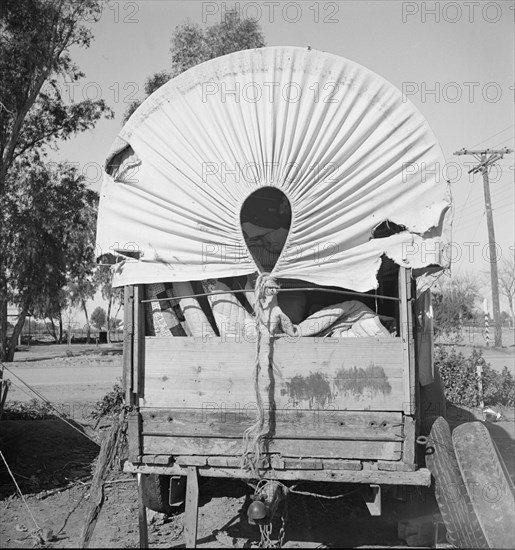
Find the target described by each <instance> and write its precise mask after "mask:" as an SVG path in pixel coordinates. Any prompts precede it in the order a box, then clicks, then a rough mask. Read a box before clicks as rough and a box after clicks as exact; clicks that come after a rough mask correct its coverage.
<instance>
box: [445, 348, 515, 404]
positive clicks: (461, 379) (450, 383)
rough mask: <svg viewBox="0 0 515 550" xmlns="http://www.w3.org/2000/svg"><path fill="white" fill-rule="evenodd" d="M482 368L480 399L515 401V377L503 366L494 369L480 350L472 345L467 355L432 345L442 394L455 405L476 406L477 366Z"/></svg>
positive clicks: (477, 398)
mask: <svg viewBox="0 0 515 550" xmlns="http://www.w3.org/2000/svg"><path fill="white" fill-rule="evenodd" d="M478 364H481V366H482V369H483V376H482V379H483V400H484V403H485V404H486V405H492V406H495V405H505V406H514V405H515V380H514V378H513V376H512V374H511V373H510V372H509V371H508V369H507V367H504V369H503V370H502V372H497V371H495V370H494V369H492V368H491V367H490V365H489V364H488V363H487V362H486V361H485V358H484V357H483V352H482V351H481V350H477V349H474V350H473V351H472V353H471V354H470V355H469V357H465V356H464V355H463V354H462V353H461V352H456V350H455V348H452V349H451V351H450V352H449V351H447V350H446V349H445V348H444V347H442V346H436V347H435V365H436V366H437V367H438V369H439V371H440V377H441V378H442V383H443V386H444V391H445V397H446V398H447V400H448V401H449V402H450V403H453V404H454V405H462V406H465V407H478V406H479V405H480V403H481V396H480V392H479V380H478V376H477V366H478Z"/></svg>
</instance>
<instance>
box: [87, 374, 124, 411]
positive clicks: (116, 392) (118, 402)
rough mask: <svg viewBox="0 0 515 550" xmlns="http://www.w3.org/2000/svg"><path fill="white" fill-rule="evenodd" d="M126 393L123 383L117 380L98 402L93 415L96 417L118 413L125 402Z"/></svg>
mask: <svg viewBox="0 0 515 550" xmlns="http://www.w3.org/2000/svg"><path fill="white" fill-rule="evenodd" d="M124 399H125V398H124V393H123V388H122V386H121V383H119V382H117V383H116V384H115V385H114V386H113V389H112V390H111V391H110V392H108V393H106V394H105V395H104V397H102V399H100V400H99V401H97V402H96V404H95V406H94V408H93V411H92V412H91V416H92V417H93V418H96V419H100V418H103V417H104V416H114V415H116V414H118V413H119V412H120V411H121V410H122V408H123V404H124Z"/></svg>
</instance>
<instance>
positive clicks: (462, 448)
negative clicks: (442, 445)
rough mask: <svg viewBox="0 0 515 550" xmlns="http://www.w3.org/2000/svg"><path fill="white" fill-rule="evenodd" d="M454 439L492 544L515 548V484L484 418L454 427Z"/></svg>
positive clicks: (478, 513)
mask: <svg viewBox="0 0 515 550" xmlns="http://www.w3.org/2000/svg"><path fill="white" fill-rule="evenodd" d="M452 441H453V444H454V448H455V451H456V458H457V460H458V464H459V468H460V471H461V476H462V478H463V480H464V482H465V485H466V487H467V489H468V492H469V496H470V500H471V502H472V506H473V507H474V510H475V513H476V516H477V518H478V520H479V524H480V525H481V527H482V530H483V532H484V533H485V536H486V540H487V542H488V544H489V546H490V548H513V545H514V543H515V527H514V518H515V498H514V494H513V484H512V482H511V478H510V477H509V475H507V471H506V468H505V466H504V464H503V462H502V458H500V454H499V451H498V450H497V448H496V445H495V443H494V442H493V440H492V437H491V436H490V433H489V431H488V429H487V427H486V426H485V425H484V424H482V423H481V422H467V423H466V424H462V425H461V426H458V427H457V428H455V429H454V431H453V434H452ZM488 487H491V488H495V494H494V493H491V494H490V492H489V490H488Z"/></svg>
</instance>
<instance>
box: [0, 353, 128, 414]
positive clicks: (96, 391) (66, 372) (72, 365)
mask: <svg viewBox="0 0 515 550" xmlns="http://www.w3.org/2000/svg"><path fill="white" fill-rule="evenodd" d="M7 367H8V368H9V370H10V371H11V372H12V373H13V375H16V376H17V377H19V378H20V379H21V380H23V381H24V382H26V383H27V384H28V385H29V386H31V387H34V388H35V389H36V390H37V391H38V392H40V393H41V394H42V395H43V396H44V397H46V398H47V399H48V400H49V401H51V402H52V403H59V404H70V406H72V405H74V404H76V405H84V404H86V403H94V402H95V401H98V400H99V399H101V398H102V397H103V396H104V395H105V394H106V393H107V392H108V391H110V390H111V389H112V387H113V384H115V382H116V381H117V379H119V378H120V377H121V376H122V358H121V355H120V354H117V355H83V356H80V357H66V356H65V357H57V358H53V359H46V360H42V361H34V362H32V361H31V362H14V363H11V364H8V365H7ZM13 375H11V374H9V373H6V375H5V377H6V378H9V379H10V380H11V382H12V386H11V389H10V390H9V397H8V399H9V400H17V401H29V400H30V399H32V398H33V397H34V395H33V394H32V392H31V391H30V390H29V389H28V388H27V387H26V386H24V385H23V384H22V383H21V382H20V380H19V379H18V378H16V376H13Z"/></svg>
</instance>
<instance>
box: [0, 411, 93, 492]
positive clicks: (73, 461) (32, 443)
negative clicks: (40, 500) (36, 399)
mask: <svg viewBox="0 0 515 550" xmlns="http://www.w3.org/2000/svg"><path fill="white" fill-rule="evenodd" d="M70 424H71V425H72V426H74V428H75V429H74V428H72V426H70V425H68V424H66V423H65V422H63V421H62V420H59V419H55V420H53V419H52V420H2V421H1V422H0V449H1V450H2V453H3V455H4V456H5V458H6V460H7V463H8V464H9V467H10V468H11V470H12V472H13V474H14V476H15V477H16V481H17V482H18V484H19V486H20V488H21V490H22V492H23V493H26V492H28V493H35V492H40V491H45V490H49V489H55V488H57V487H62V486H64V485H66V484H68V483H69V482H71V481H75V480H78V479H81V478H85V477H87V476H89V475H90V474H91V472H92V468H93V461H94V459H95V458H96V456H97V455H98V451H99V447H98V445H96V444H95V443H93V442H92V441H90V440H89V439H87V438H86V437H85V436H84V435H82V434H84V428H83V427H82V426H81V425H80V424H77V423H76V422H73V421H70ZM15 492H16V488H15V486H14V483H13V481H12V479H11V476H10V475H9V472H8V471H7V468H6V466H5V464H3V462H2V463H0V498H5V497H7V496H9V495H11V494H14V493H15Z"/></svg>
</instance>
